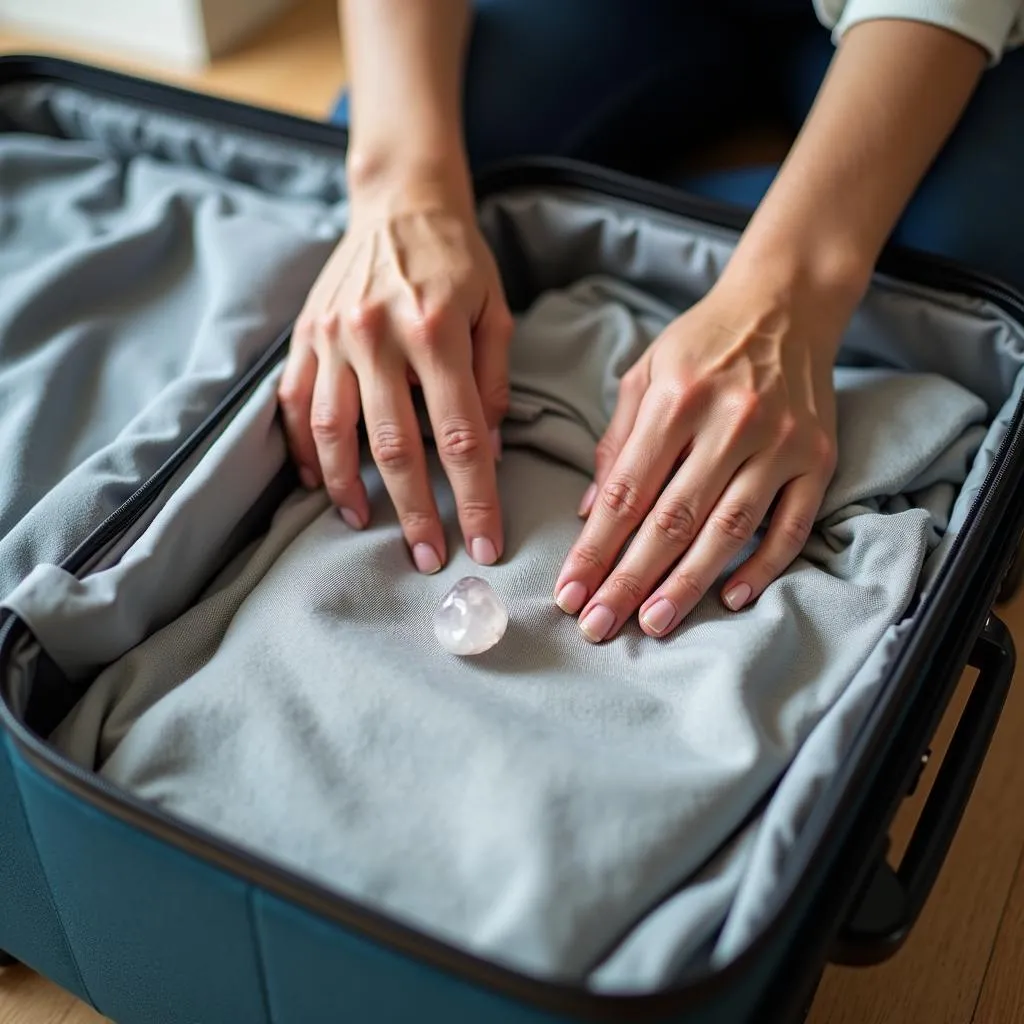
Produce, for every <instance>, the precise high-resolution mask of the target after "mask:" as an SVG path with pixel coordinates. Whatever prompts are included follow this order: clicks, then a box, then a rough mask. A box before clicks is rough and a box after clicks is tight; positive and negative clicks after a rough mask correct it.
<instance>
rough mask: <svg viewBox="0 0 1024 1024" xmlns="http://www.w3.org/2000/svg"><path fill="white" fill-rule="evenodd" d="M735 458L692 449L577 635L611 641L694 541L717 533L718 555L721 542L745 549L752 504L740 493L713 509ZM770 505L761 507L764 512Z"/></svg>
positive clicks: (707, 447)
mask: <svg viewBox="0 0 1024 1024" xmlns="http://www.w3.org/2000/svg"><path fill="white" fill-rule="evenodd" d="M740 457H741V456H740V455H739V454H738V453H736V452H732V453H722V452H721V451H720V450H719V449H718V446H717V445H715V444H712V443H704V444H699V443H698V444H697V445H695V447H694V451H693V454H692V455H691V456H690V457H689V458H688V459H687V460H686V462H685V463H684V464H683V466H682V467H681V468H680V470H679V471H678V473H676V475H675V476H674V477H673V479H672V480H671V481H670V482H669V484H668V486H667V487H666V488H665V489H664V491H663V492H662V494H661V495H660V496H659V498H658V500H657V502H656V503H655V504H654V507H653V509H652V510H651V512H650V514H649V515H648V516H647V517H646V518H645V519H644V521H643V523H642V525H641V526H640V528H639V529H638V530H637V532H636V535H635V537H634V538H633V540H632V542H631V543H630V545H629V548H628V549H627V550H626V552H625V554H624V555H623V556H622V559H621V561H620V562H619V564H618V565H617V566H616V567H615V568H614V569H613V570H612V571H611V573H609V575H608V577H607V579H605V580H604V581H603V582H602V583H601V584H600V586H599V587H598V588H597V590H596V592H595V593H594V595H593V597H591V599H590V600H589V601H588V602H587V604H586V605H585V606H584V608H583V609H582V612H581V614H580V629H581V630H582V631H583V633H584V635H585V636H586V637H587V638H588V639H589V640H591V641H593V642H595V643H597V642H600V641H601V640H606V639H609V638H610V637H612V636H614V635H615V633H616V632H617V631H618V630H619V628H620V627H621V626H622V623H624V622H625V621H626V620H627V619H628V618H629V617H630V616H631V615H632V614H633V613H634V612H635V611H636V610H637V608H638V607H639V606H640V604H641V602H643V601H644V599H645V598H646V597H647V595H648V594H650V593H651V591H652V590H653V589H654V588H655V587H656V586H657V584H658V581H659V580H660V579H661V578H662V577H663V576H664V575H665V573H666V572H667V571H668V570H669V569H670V568H671V567H672V566H673V565H674V564H675V563H676V562H677V561H678V560H679V558H680V556H681V555H683V554H684V553H685V552H687V551H689V550H690V549H691V546H695V545H698V544H699V542H700V541H699V538H702V537H703V536H704V534H706V533H707V532H708V530H709V529H710V530H711V531H713V532H715V533H716V538H715V539H716V541H719V542H720V543H719V549H718V550H719V551H720V550H721V541H722V540H723V539H724V540H725V541H726V542H728V544H729V545H738V544H740V543H744V542H745V541H744V540H742V539H741V537H740V535H741V534H744V536H745V528H746V525H747V523H748V522H751V523H752V525H751V527H750V532H751V533H753V530H754V527H755V526H756V522H755V521H754V517H755V516H756V514H757V513H756V509H752V508H749V507H748V505H749V504H750V503H751V502H752V500H754V499H752V498H750V497H749V496H748V495H745V494H742V493H741V495H740V496H738V497H737V498H736V499H735V500H727V501H726V502H725V503H720V504H719V505H718V507H717V508H716V503H718V502H719V499H720V497H721V496H722V492H723V491H724V490H725V489H726V488H727V486H728V485H729V481H730V479H731V478H732V477H733V475H734V473H735V471H736V468H737V466H736V462H737V461H738V460H739V458H740ZM755 493H756V492H755ZM770 501H771V499H770V498H768V499H767V500H766V501H765V503H764V504H765V508H767V506H768V504H769V503H770ZM709 515H710V516H711V518H710V520H709V519H708V516H709ZM727 516H732V518H731V519H727ZM718 519H722V527H723V529H724V530H726V531H728V532H727V533H726V535H725V536H724V538H723V537H721V536H718V535H717V534H718V533H719V530H718ZM712 579H713V578H712ZM698 599H699V596H698ZM652 603H653V602H649V604H652ZM694 603H696V602H694ZM665 612H666V609H665V606H659V607H658V610H657V621H660V620H661V618H664V616H665ZM675 618H676V616H675V614H673V620H674V619H675Z"/></svg>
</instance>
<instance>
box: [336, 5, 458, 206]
mask: <svg viewBox="0 0 1024 1024" xmlns="http://www.w3.org/2000/svg"><path fill="white" fill-rule="evenodd" d="M339 10H340V16H341V23H342V35H343V38H344V42H345V53H346V63H347V66H348V69H349V74H350V80H351V97H352V98H351V118H350V124H351V138H350V142H349V153H348V171H349V178H350V182H351V187H352V188H353V190H355V191H357V192H358V191H370V190H373V189H375V188H377V187H378V186H379V185H380V184H381V183H389V184H395V183H397V184H400V185H403V186H410V187H416V186H417V185H418V184H420V183H432V182H433V183H437V184H441V185H442V186H444V187H445V188H450V189H452V190H454V192H455V193H456V194H457V195H459V196H461V197H468V194H469V172H468V168H467V162H466V157H465V147H464V145H463V141H462V131H461V125H462V73H463V59H464V50H465V45H466V37H467V33H468V21H469V6H468V2H467V0H430V3H421V2H419V0H411V2H410V0H340V4H339Z"/></svg>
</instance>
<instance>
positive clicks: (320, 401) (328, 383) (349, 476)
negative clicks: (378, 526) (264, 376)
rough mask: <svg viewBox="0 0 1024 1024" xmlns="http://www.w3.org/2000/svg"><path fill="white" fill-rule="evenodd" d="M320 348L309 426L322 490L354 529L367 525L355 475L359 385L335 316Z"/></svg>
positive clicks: (360, 487)
mask: <svg viewBox="0 0 1024 1024" xmlns="http://www.w3.org/2000/svg"><path fill="white" fill-rule="evenodd" d="M322 328H323V337H322V339H321V341H320V344H318V353H319V358H318V360H317V363H318V367H317V374H316V382H315V384H314V387H313V398H312V405H311V408H310V416H309V422H310V427H311V433H312V436H313V439H314V442H315V444H316V451H317V456H318V458H319V461H320V469H321V471H322V474H323V480H324V486H325V487H326V489H327V493H328V494H329V495H330V496H331V500H332V501H333V502H334V505H335V507H336V508H337V509H338V511H339V513H340V514H341V517H342V518H343V519H344V520H345V522H346V523H347V524H348V525H349V526H350V527H351V528H352V529H353V530H361V529H362V528H363V527H364V526H366V524H367V523H368V522H369V521H370V503H369V499H368V498H367V495H366V487H365V486H364V485H363V481H362V479H361V478H360V475H359V462H360V459H359V435H358V427H359V384H358V382H357V381H356V376H355V374H354V373H353V372H352V367H350V366H349V365H348V363H347V362H346V361H345V358H344V356H343V354H342V352H341V349H340V347H339V346H338V344H337V337H338V327H337V316H336V315H332V314H328V316H327V317H325V318H324V320H323V323H322Z"/></svg>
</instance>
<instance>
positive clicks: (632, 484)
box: [601, 477, 643, 520]
mask: <svg viewBox="0 0 1024 1024" xmlns="http://www.w3.org/2000/svg"><path fill="white" fill-rule="evenodd" d="M601 503H602V505H603V506H604V508H605V511H606V512H608V513H609V515H611V516H613V517H614V518H616V519H630V520H635V519H639V518H640V516H641V515H642V514H643V498H642V496H641V493H640V488H639V486H638V485H637V483H636V481H635V480H632V479H630V478H629V477H617V478H616V479H614V480H609V481H608V482H607V483H606V484H605V485H604V488H603V489H602V491H601Z"/></svg>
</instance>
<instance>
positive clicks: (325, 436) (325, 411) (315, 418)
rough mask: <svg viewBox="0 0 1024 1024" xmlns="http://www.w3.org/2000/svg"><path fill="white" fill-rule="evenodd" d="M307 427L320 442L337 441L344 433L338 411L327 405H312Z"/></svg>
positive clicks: (344, 429)
mask: <svg viewBox="0 0 1024 1024" xmlns="http://www.w3.org/2000/svg"><path fill="white" fill-rule="evenodd" d="M309 427H310V430H312V432H313V436H314V437H315V438H317V440H320V441H337V440H339V439H340V438H341V437H342V436H343V435H344V433H345V431H346V425H345V422H344V420H343V419H342V417H341V416H340V415H339V413H338V410H337V409H335V408H333V407H331V406H329V405H314V406H313V408H312V410H311V411H310V416H309Z"/></svg>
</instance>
